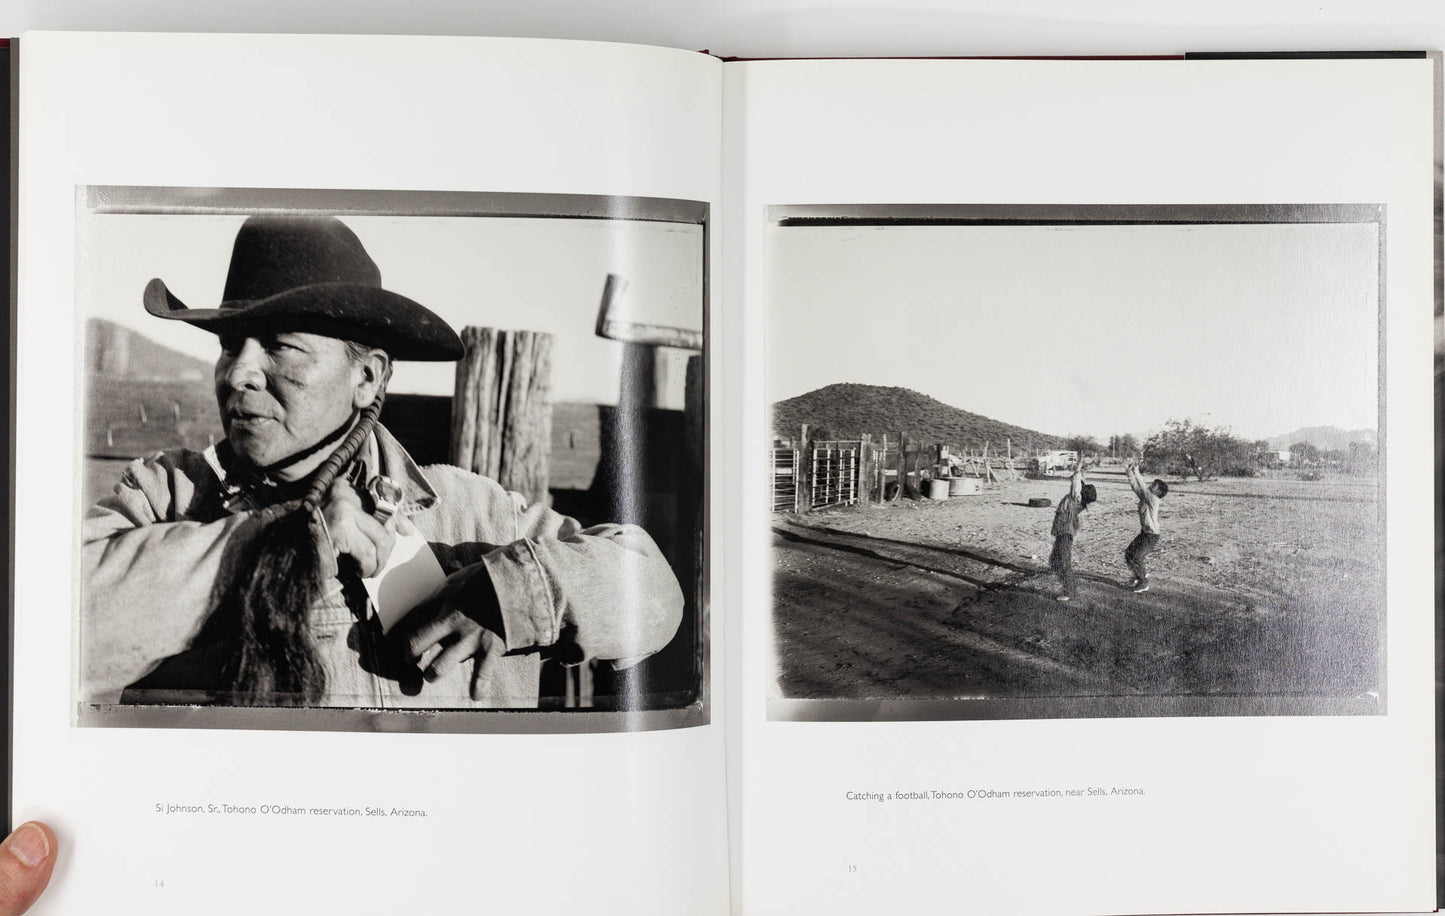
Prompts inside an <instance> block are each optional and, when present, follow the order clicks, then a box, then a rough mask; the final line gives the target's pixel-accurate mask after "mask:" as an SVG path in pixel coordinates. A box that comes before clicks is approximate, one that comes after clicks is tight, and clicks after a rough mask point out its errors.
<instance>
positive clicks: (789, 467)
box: [773, 448, 798, 512]
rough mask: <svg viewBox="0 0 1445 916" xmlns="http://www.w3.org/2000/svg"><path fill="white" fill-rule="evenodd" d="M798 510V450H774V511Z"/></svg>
mask: <svg viewBox="0 0 1445 916" xmlns="http://www.w3.org/2000/svg"><path fill="white" fill-rule="evenodd" d="M797 508H798V450H797V449H795V448H775V449H773V511H774V512H792V511H794V510H795V509H797Z"/></svg>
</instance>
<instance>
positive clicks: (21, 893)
mask: <svg viewBox="0 0 1445 916" xmlns="http://www.w3.org/2000/svg"><path fill="white" fill-rule="evenodd" d="M54 868H55V834H54V833H52V832H51V830H50V828H49V827H47V826H45V825H44V824H39V823H36V822H35V821H30V822H29V823H26V824H21V825H20V826H19V827H17V828H15V832H14V833H12V834H10V835H9V836H8V837H6V838H5V842H4V843H0V916H20V914H21V913H24V912H25V911H26V910H28V909H30V905H31V904H33V903H34V902H35V899H36V898H37V897H39V896H40V892H41V891H43V890H45V885H47V884H49V883H50V872H51V871H52V870H53V869H54Z"/></svg>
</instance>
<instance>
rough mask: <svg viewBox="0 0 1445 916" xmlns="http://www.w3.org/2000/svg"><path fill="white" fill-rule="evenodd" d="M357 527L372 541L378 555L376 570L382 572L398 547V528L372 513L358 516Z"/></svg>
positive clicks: (374, 550) (373, 549)
mask: <svg viewBox="0 0 1445 916" xmlns="http://www.w3.org/2000/svg"><path fill="white" fill-rule="evenodd" d="M356 528H357V530H358V531H360V532H361V533H362V534H363V535H365V536H366V539H367V540H369V541H370V542H371V547H372V551H373V552H374V554H375V556H376V571H377V572H380V571H381V569H382V567H384V566H386V561H387V560H388V559H390V557H391V551H392V549H393V548H395V547H396V529H395V528H394V527H393V526H392V525H391V523H390V522H387V523H386V524H382V523H381V522H379V521H377V520H376V519H375V518H372V517H371V516H370V515H362V516H358V517H357V519H356Z"/></svg>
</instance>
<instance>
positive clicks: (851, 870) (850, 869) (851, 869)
mask: <svg viewBox="0 0 1445 916" xmlns="http://www.w3.org/2000/svg"><path fill="white" fill-rule="evenodd" d="M856 871H858V866H856V865H849V866H848V874H850V875H851V874H853V873H854V872H856Z"/></svg>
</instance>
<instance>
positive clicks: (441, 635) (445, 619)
mask: <svg viewBox="0 0 1445 916" xmlns="http://www.w3.org/2000/svg"><path fill="white" fill-rule="evenodd" d="M455 629H456V627H455V624H454V622H453V621H452V619H451V615H450V614H445V613H438V614H437V615H436V616H435V617H433V618H432V619H431V620H430V621H428V622H426V623H423V624H422V625H421V626H420V627H418V628H417V630H416V632H414V633H412V634H411V636H410V638H408V639H407V641H406V650H407V652H409V653H410V654H411V661H412V663H413V664H415V663H416V662H417V660H419V659H420V658H421V657H422V656H423V655H425V654H426V653H427V650H428V649H430V648H431V647H432V646H434V645H436V644H437V643H439V642H441V641H442V640H443V639H446V638H447V635H448V634H450V633H452V632H454V631H455Z"/></svg>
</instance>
